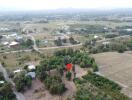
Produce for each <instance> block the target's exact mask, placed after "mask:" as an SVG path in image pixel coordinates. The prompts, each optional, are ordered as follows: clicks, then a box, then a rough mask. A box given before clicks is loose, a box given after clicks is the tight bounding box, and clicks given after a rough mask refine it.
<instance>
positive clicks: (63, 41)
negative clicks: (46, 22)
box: [54, 37, 68, 46]
mask: <svg viewBox="0 0 132 100" xmlns="http://www.w3.org/2000/svg"><path fill="white" fill-rule="evenodd" d="M67 42H68V41H67V39H66V38H64V39H61V38H60V37H58V39H57V40H54V43H55V45H57V46H62V45H63V43H67Z"/></svg>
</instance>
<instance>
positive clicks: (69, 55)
mask: <svg viewBox="0 0 132 100" xmlns="http://www.w3.org/2000/svg"><path fill="white" fill-rule="evenodd" d="M55 55H56V56H63V57H64V58H65V60H64V62H67V63H73V64H78V65H80V67H82V68H88V67H91V68H93V71H98V66H97V64H96V62H95V60H94V58H92V57H90V56H89V55H88V54H87V53H82V52H80V51H73V49H67V50H66V49H64V50H61V51H57V52H55ZM65 64H66V63H65Z"/></svg>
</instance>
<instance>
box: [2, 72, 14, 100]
mask: <svg viewBox="0 0 132 100" xmlns="http://www.w3.org/2000/svg"><path fill="white" fill-rule="evenodd" d="M0 81H4V83H0V100H16V96H15V94H14V93H13V91H12V89H11V84H10V83H8V82H6V81H5V79H4V77H3V74H2V73H0Z"/></svg>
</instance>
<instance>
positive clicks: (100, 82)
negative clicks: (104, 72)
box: [83, 73, 121, 91]
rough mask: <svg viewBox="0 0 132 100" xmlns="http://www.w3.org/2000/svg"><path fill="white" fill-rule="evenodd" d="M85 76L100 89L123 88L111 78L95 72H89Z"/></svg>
mask: <svg viewBox="0 0 132 100" xmlns="http://www.w3.org/2000/svg"><path fill="white" fill-rule="evenodd" d="M83 78H84V79H86V80H87V81H89V82H90V83H91V84H93V85H95V86H96V87H98V88H100V89H104V90H110V91H113V90H116V91H118V90H121V87H120V86H119V85H118V84H116V83H115V82H113V81H110V80H109V79H107V78H104V77H103V76H99V75H97V74H94V73H90V74H87V75H85V76H83Z"/></svg>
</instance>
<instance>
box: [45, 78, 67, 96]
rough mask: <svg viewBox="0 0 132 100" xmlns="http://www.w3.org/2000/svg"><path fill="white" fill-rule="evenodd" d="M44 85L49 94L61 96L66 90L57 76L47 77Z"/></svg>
mask: <svg viewBox="0 0 132 100" xmlns="http://www.w3.org/2000/svg"><path fill="white" fill-rule="evenodd" d="M44 83H45V86H46V88H47V89H49V91H50V93H52V94H62V93H63V92H65V90H66V88H65V85H64V84H63V83H62V80H61V78H60V77H58V76H55V77H51V76H48V77H47V78H46V79H45V80H44Z"/></svg>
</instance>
